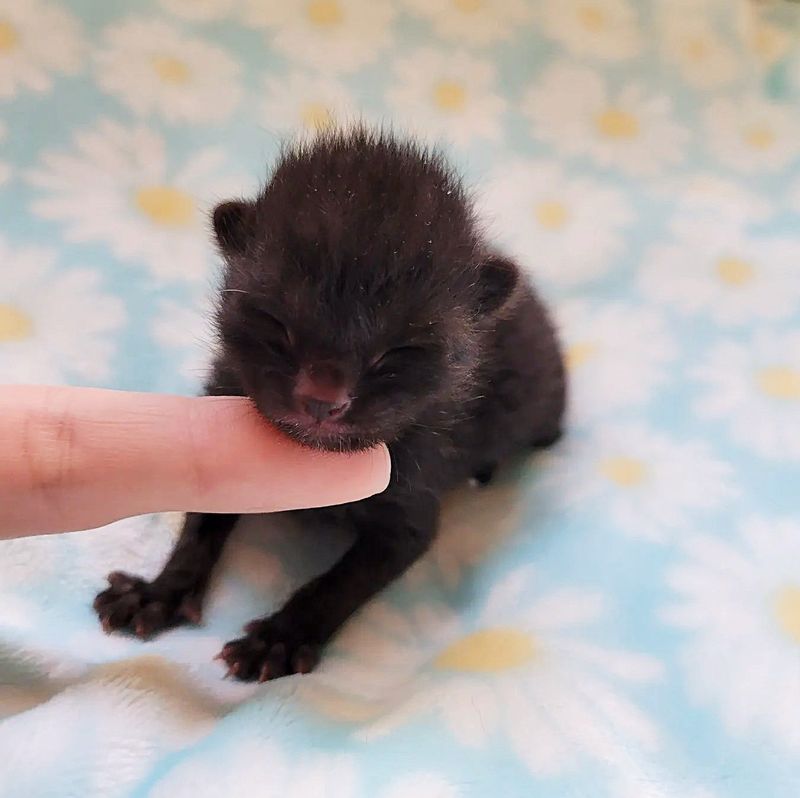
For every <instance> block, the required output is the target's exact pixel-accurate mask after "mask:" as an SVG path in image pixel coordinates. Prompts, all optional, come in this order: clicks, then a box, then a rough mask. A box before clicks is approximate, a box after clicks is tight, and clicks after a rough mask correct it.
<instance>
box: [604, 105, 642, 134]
mask: <svg viewBox="0 0 800 798" xmlns="http://www.w3.org/2000/svg"><path fill="white" fill-rule="evenodd" d="M594 121H595V125H596V126H597V130H598V131H599V132H600V133H601V134H602V135H603V136H605V137H606V138H609V139H632V138H636V136H637V135H638V134H639V120H638V119H637V118H636V117H635V116H634V115H633V114H630V113H628V112H627V111H622V110H621V109H619V108H607V109H606V110H605V111H603V112H601V113H599V114H598V115H597V116H596V117H595V120H594Z"/></svg>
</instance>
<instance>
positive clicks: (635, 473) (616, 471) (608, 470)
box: [600, 457, 647, 488]
mask: <svg viewBox="0 0 800 798" xmlns="http://www.w3.org/2000/svg"><path fill="white" fill-rule="evenodd" d="M600 473H601V474H602V475H603V476H604V477H605V478H606V479H608V480H610V481H611V482H613V483H614V484H615V485H619V486H620V487H621V488H635V487H636V486H637V485H641V484H642V482H644V481H645V479H647V466H646V465H645V464H644V463H643V462H642V461H641V460H636V459H634V458H633V457H609V458H607V459H606V460H603V462H602V463H600Z"/></svg>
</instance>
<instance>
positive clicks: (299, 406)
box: [214, 130, 517, 450]
mask: <svg viewBox="0 0 800 798" xmlns="http://www.w3.org/2000/svg"><path fill="white" fill-rule="evenodd" d="M214 229H215V232H216V236H217V240H218V242H219V246H220V249H221V251H222V254H223V256H224V258H225V261H226V270H225V279H224V285H223V289H222V292H221V299H220V304H219V309H218V326H219V333H220V339H221V345H222V348H223V352H224V355H225V358H226V362H227V363H228V364H229V365H231V366H232V367H233V368H234V369H235V370H236V371H237V372H238V376H239V378H240V380H241V382H242V385H243V386H244V388H245V390H246V391H247V393H248V394H249V395H250V397H251V398H252V399H253V401H254V402H255V404H256V406H257V407H258V408H259V410H260V411H261V413H262V414H263V415H264V416H266V417H267V418H268V419H269V420H271V421H272V422H273V423H275V424H277V425H278V426H280V427H281V428H283V429H284V430H286V431H287V432H288V433H289V434H291V435H292V436H294V437H295V438H297V439H299V440H300V441H302V442H304V443H306V444H308V445H312V446H315V447H320V448H325V449H340V450H352V449H357V448H365V447H368V446H372V445H374V444H375V443H378V442H390V441H392V440H394V439H396V438H397V437H398V436H399V435H400V434H401V433H402V432H403V431H404V430H405V429H407V428H409V427H410V426H413V425H414V424H423V423H424V421H425V418H426V414H428V413H429V412H430V411H431V409H432V408H433V407H434V406H436V407H443V406H446V405H447V403H452V402H456V401H459V400H460V399H461V398H463V397H464V396H466V395H468V391H469V385H470V375H471V373H472V372H473V370H474V367H475V365H476V363H477V359H478V356H479V352H480V347H481V343H482V332H483V331H484V330H485V329H486V327H487V325H486V321H487V319H489V318H490V317H491V315H492V314H493V313H495V312H496V311H497V309H498V308H499V307H501V306H502V305H503V304H504V303H505V301H506V299H507V298H508V296H509V295H510V294H511V292H512V291H513V289H514V286H515V284H516V280H517V273H516V270H515V268H514V266H513V265H512V264H510V263H508V262H506V261H504V260H501V259H498V258H490V257H487V256H486V255H485V252H484V249H483V244H482V241H481V239H480V237H479V234H478V233H477V231H476V227H475V223H474V220H473V217H472V211H471V208H470V205H469V203H468V201H467V198H466V196H465V193H464V191H463V189H462V187H461V185H460V183H459V182H458V180H457V179H456V178H455V177H454V176H453V174H452V173H451V172H450V171H449V170H448V169H447V168H446V167H445V165H444V164H443V162H442V161H441V159H440V158H439V157H438V156H436V155H434V154H431V153H430V152H427V151H425V150H422V149H420V148H419V147H417V146H416V145H414V144H412V143H403V142H398V141H397V140H395V139H393V138H392V137H390V136H387V135H385V134H370V133H368V132H365V131H364V130H356V131H352V132H350V133H332V134H329V135H326V136H324V137H322V138H320V139H318V140H316V141H314V142H312V143H310V144H306V145H301V146H297V147H295V148H292V149H289V150H287V151H286V152H284V153H283V155H282V156H281V159H280V161H279V163H278V165H277V167H276V169H275V171H274V173H273V174H272V177H271V179H270V181H269V183H268V185H267V187H266V188H265V189H264V191H263V192H262V193H261V195H260V196H259V197H258V198H257V199H256V200H254V201H252V202H240V201H236V202H228V203H224V204H223V205H220V206H219V207H218V208H217V209H216V210H215V212H214Z"/></svg>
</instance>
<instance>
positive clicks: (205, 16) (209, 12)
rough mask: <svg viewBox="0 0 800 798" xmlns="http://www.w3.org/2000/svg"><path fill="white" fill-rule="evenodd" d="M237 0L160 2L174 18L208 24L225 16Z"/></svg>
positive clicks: (171, 0) (176, 0)
mask: <svg viewBox="0 0 800 798" xmlns="http://www.w3.org/2000/svg"><path fill="white" fill-rule="evenodd" d="M237 2H238V0H160V3H161V6H162V7H163V8H165V9H166V10H167V11H169V12H170V13H172V14H174V15H175V16H176V17H182V18H183V19H189V20H194V21H195V22H210V21H211V20H216V19H222V18H223V17H225V16H227V15H228V14H229V13H230V12H231V10H232V9H233V8H234V6H235V5H236V4H237Z"/></svg>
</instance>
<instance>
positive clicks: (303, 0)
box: [246, 0, 395, 72]
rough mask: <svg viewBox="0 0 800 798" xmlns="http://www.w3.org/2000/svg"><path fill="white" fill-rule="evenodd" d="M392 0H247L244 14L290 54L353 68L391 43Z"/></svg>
mask: <svg viewBox="0 0 800 798" xmlns="http://www.w3.org/2000/svg"><path fill="white" fill-rule="evenodd" d="M394 16H395V8H394V5H393V4H392V3H391V2H390V0H298V2H292V3H284V2H266V3H265V2H264V0H247V12H246V18H247V20H248V21H249V22H251V23H252V24H254V25H257V26H265V27H267V28H268V29H269V31H270V40H271V42H272V44H273V45H274V46H275V48H276V49H277V50H279V51H280V52H282V53H283V54H284V55H286V56H287V57H288V58H291V59H293V60H297V61H301V62H303V63H305V64H307V65H309V66H313V67H318V68H321V69H323V70H324V71H326V72H330V71H334V72H352V71H354V70H356V69H358V68H359V67H362V66H364V65H365V64H368V63H370V62H372V61H374V60H375V59H376V58H377V56H378V54H379V53H380V51H381V50H383V49H384V48H386V46H387V45H388V44H389V42H390V41H391V23H392V20H393V19H394Z"/></svg>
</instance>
